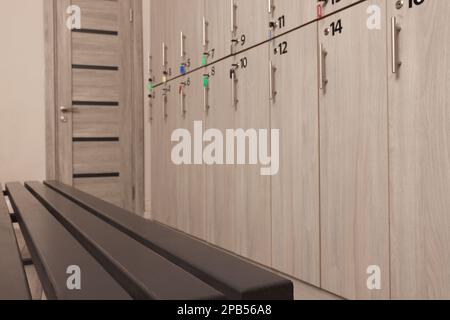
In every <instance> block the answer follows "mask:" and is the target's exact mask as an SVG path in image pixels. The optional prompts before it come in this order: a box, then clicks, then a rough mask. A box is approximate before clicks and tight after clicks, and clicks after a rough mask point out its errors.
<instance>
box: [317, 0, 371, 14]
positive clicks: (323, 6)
mask: <svg viewBox="0 0 450 320" xmlns="http://www.w3.org/2000/svg"><path fill="white" fill-rule="evenodd" d="M364 1H366V0H317V5H318V6H319V7H320V8H318V9H317V13H318V14H319V13H320V12H322V16H326V15H329V14H332V13H333V12H336V11H339V10H342V9H344V8H346V7H348V6H350V5H352V4H357V3H358V2H364Z"/></svg>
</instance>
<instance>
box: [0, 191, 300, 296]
mask: <svg viewBox="0 0 450 320" xmlns="http://www.w3.org/2000/svg"><path fill="white" fill-rule="evenodd" d="M6 195H7V196H8V197H9V199H10V202H11V204H12V206H13V209H14V216H16V217H17V221H18V222H19V225H20V228H21V231H22V233H23V234H24V239H25V242H26V244H27V247H28V248H29V250H30V253H31V257H32V262H33V264H34V265H35V267H36V270H37V272H38V276H39V278H40V280H41V282H42V285H43V288H44V291H45V294H46V296H47V298H49V299H108V300H109V299H124V300H126V299H158V300H159V299H161V300H166V299H170V300H177V299H183V300H216V299H292V298H293V287H292V283H291V282H290V281H288V280H285V279H284V278H282V277H279V276H277V275H275V274H273V273H271V272H269V271H266V270H264V269H261V268H259V267H257V266H255V265H253V264H250V263H248V262H246V261H244V260H241V259H239V258H236V257H234V256H232V255H229V254H227V253H224V252H223V251H221V250H219V249H216V248H213V247H211V246H209V245H207V244H205V243H203V242H201V241H198V240H196V239H194V238H191V237H189V236H187V235H184V234H181V233H179V232H177V231H174V230H172V229H169V228H167V227H164V226H162V225H160V224H158V223H155V222H151V221H148V220H145V219H143V218H141V217H139V216H136V215H134V214H132V213H130V212H127V211H125V210H122V209H120V208H117V207H115V206H113V205H110V204H108V203H106V202H104V201H102V200H99V199H97V198H95V197H92V196H90V195H88V194H85V193H83V192H80V191H78V190H76V189H74V188H71V187H69V186H66V185H63V184H60V183H56V182H46V183H45V185H44V184H42V183H38V182H30V183H26V184H25V186H23V185H21V184H19V183H11V184H7V185H6ZM0 200H2V201H0V213H2V215H1V216H0V249H1V252H0V254H2V256H3V255H4V252H6V253H7V256H8V261H7V262H5V261H4V260H3V259H2V260H1V261H0V299H1V298H6V299H8V298H9V299H29V298H30V294H29V289H28V286H27V283H26V278H25V275H24V269H23V264H22V263H23V262H22V260H21V258H20V255H19V251H18V247H17V243H16V240H15V236H14V232H13V229H12V225H11V222H12V221H11V218H10V216H9V212H8V210H7V208H6V206H5V204H4V199H0ZM2 202H3V204H2ZM2 218H3V219H2ZM5 239H6V240H5ZM69 266H78V267H79V268H80V270H81V285H82V288H81V290H70V289H69V288H68V286H67V280H68V277H69V276H70V274H68V273H67V268H68V267H69ZM5 270H8V271H7V272H6V273H5ZM8 272H9V273H8ZM3 274H7V275H8V279H6V278H5V279H4V278H3V277H2V275H3ZM11 286H13V287H14V291H13V290H4V291H5V292H2V288H5V287H11ZM72 289H73V288H72Z"/></svg>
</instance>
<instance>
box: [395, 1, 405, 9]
mask: <svg viewBox="0 0 450 320" xmlns="http://www.w3.org/2000/svg"><path fill="white" fill-rule="evenodd" d="M403 4H404V1H403V0H398V1H397V2H396V4H395V7H396V8H397V10H400V9H401V8H403Z"/></svg>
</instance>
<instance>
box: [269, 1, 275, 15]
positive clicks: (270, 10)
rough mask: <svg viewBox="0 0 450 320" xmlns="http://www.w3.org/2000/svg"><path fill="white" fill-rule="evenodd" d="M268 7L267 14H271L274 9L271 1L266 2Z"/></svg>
mask: <svg viewBox="0 0 450 320" xmlns="http://www.w3.org/2000/svg"><path fill="white" fill-rule="evenodd" d="M268 2H269V3H268V5H269V10H268V11H269V14H272V13H273V9H274V7H273V0H268Z"/></svg>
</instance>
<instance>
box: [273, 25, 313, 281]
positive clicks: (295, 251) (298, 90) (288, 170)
mask: <svg viewBox="0 0 450 320" xmlns="http://www.w3.org/2000/svg"><path fill="white" fill-rule="evenodd" d="M270 49H271V50H270V51H271V52H270V56H271V58H270V62H269V71H270V72H271V75H270V76H271V77H272V80H271V81H270V83H271V85H270V87H271V88H269V89H270V90H269V92H270V96H271V114H272V116H271V120H272V128H273V129H280V172H279V173H278V174H277V175H275V176H273V177H272V256H273V267H274V268H275V269H277V270H280V271H283V272H285V273H287V274H289V275H292V276H294V277H296V278H299V279H301V280H303V281H306V282H309V283H311V284H313V285H316V286H320V217H319V128H318V121H319V114H318V100H317V95H318V89H317V24H310V25H308V26H306V27H304V28H302V29H300V30H297V31H295V32H292V33H289V34H288V35H285V36H283V37H280V38H277V39H276V40H273V41H271V45H270Z"/></svg>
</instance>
